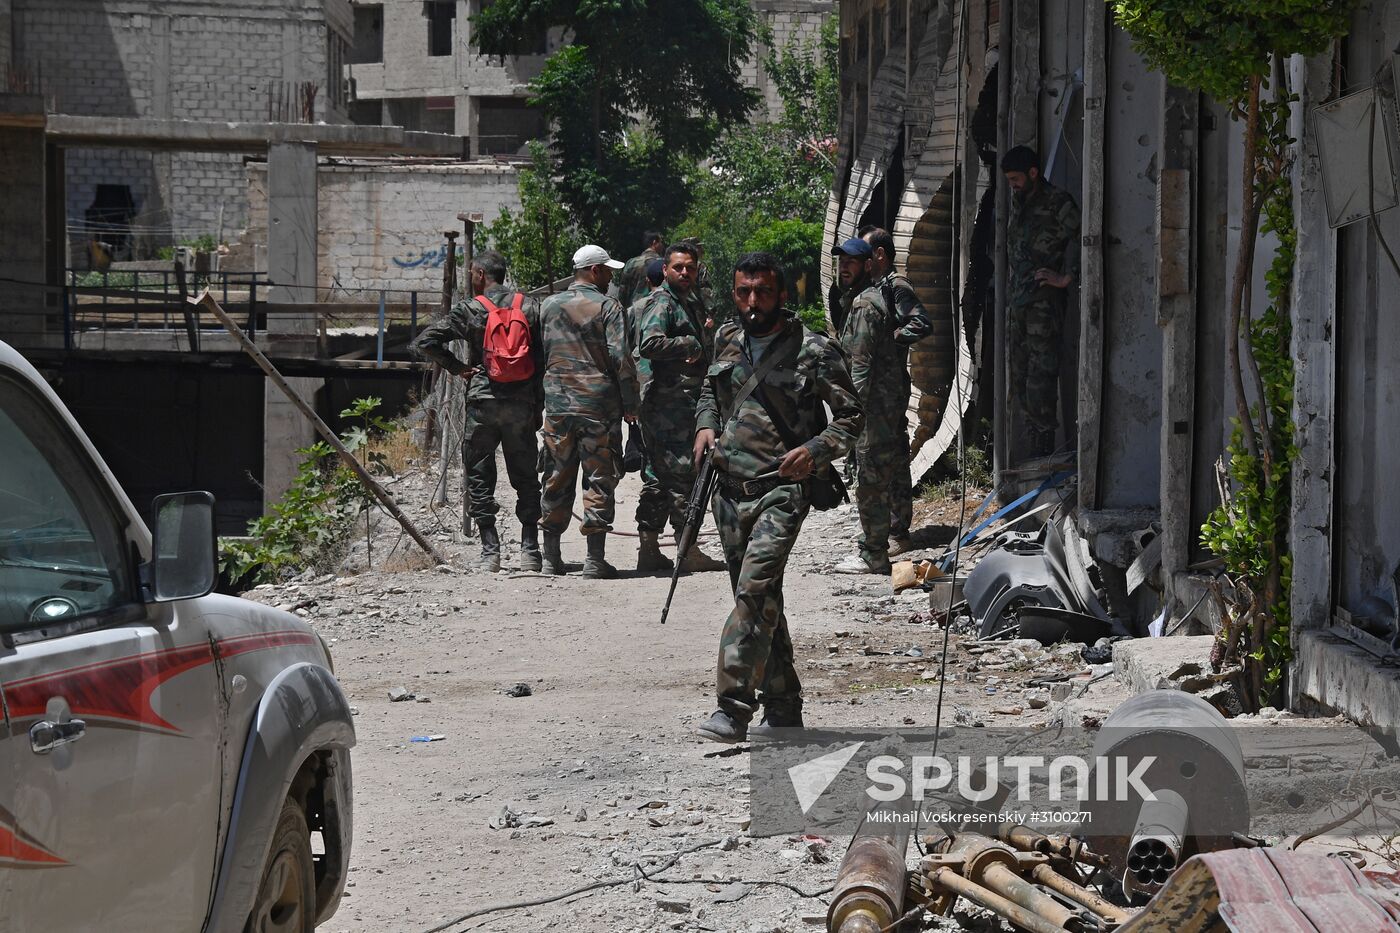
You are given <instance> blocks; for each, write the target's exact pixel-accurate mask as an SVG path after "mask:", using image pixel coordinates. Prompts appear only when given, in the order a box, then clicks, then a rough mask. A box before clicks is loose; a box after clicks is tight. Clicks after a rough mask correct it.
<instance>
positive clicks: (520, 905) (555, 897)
mask: <svg viewBox="0 0 1400 933" xmlns="http://www.w3.org/2000/svg"><path fill="white" fill-rule="evenodd" d="M722 843H723V840H721V839H715V840H711V841H709V842H703V843H700V844H699V845H694V846H691V847H690V848H688V849H683V850H681V851H680V852H677V853H676V854H675V855H672V856H671V857H670V858H669V859H668V860H667V861H666V863H665V864H664V865H662V866H661V867H660V868H655V869H652V870H651V871H647V870H646V869H645V868H643V867H642V863H641V862H640V861H637V862H633V863H632V872H633V873H632V875H631V876H630V877H623V878H608V879H605V880H601V881H594V882H593V883H591V884H585V885H580V886H579V887H576V888H571V889H570V890H568V891H563V892H561V893H559V894H552V895H548V896H544V897H536V898H529V899H526V900H520V901H512V902H510V903H506V904H492V905H490V906H487V907H482V908H480V909H479V910H473V911H469V912H467V913H465V914H463V915H462V916H460V917H457V918H456V919H454V920H449V921H447V922H446V923H442V924H439V925H438V926H435V927H433V928H432V929H429V930H424V931H423V933H445V931H446V930H450V929H452V928H453V927H455V926H458V925H460V924H462V923H465V922H466V921H468V920H474V919H476V918H477V917H484V916H486V915H487V914H495V913H500V912H502V911H505V910H522V909H524V908H526V907H542V906H544V905H545V904H553V903H555V902H556V901H562V900H567V899H568V898H571V897H577V896H578V895H580V894H590V893H592V892H594V891H599V890H602V889H604V888H616V887H620V886H622V885H624V884H640V883H641V882H642V881H650V882H652V883H653V884H699V883H705V884H708V883H709V882H708V881H706V880H705V879H696V878H661V877H658V876H659V875H660V874H661V873H662V872H663V871H667V870H668V869H670V868H672V867H674V866H675V864H676V863H677V862H679V861H680V860H681V859H682V858H683V857H685V856H687V855H692V854H694V853H696V852H699V851H701V850H702V849H711V848H714V847H715V846H718V845H720V844H722ZM739 883H740V884H748V885H771V886H774V887H781V888H786V889H788V890H789V891H792V892H794V893H795V894H799V895H801V896H802V897H806V898H817V897H821V896H822V895H825V894H830V893H831V892H832V891H833V890H835V886H834V885H833V886H832V887H829V888H822V889H820V890H818V891H813V892H810V893H809V892H807V891H804V890H802V889H801V888H798V887H797V886H795V885H792V884H788V883H787V882H785V881H776V880H771V879H761V880H758V881H747V880H741V881H740V882H739Z"/></svg>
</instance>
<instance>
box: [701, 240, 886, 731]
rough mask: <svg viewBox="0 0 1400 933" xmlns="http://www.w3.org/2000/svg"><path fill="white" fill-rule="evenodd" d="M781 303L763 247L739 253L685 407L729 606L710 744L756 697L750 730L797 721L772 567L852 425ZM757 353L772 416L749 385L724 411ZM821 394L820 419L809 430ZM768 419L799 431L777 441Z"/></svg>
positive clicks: (840, 366) (842, 379) (824, 357)
mask: <svg viewBox="0 0 1400 933" xmlns="http://www.w3.org/2000/svg"><path fill="white" fill-rule="evenodd" d="M786 300H787V290H786V283H785V281H784V275H783V269H782V266H781V265H780V264H779V263H778V261H777V260H776V259H775V258H774V257H773V256H771V255H770V254H768V253H750V254H748V255H747V256H744V257H742V258H741V259H740V260H739V262H738V264H737V266H736V267H735V271H734V301H735V304H736V305H737V306H738V315H737V317H738V320H731V321H728V322H726V323H725V324H724V325H723V326H721V327H720V329H719V333H718V335H717V337H716V339H715V352H714V362H712V363H711V364H710V367H709V370H708V372H707V374H706V379H705V385H704V388H703V389H702V391H701V393H700V405H699V409H698V412H697V415H698V417H697V421H696V427H697V430H696V433H695V450H694V456H695V460H696V462H697V463H698V462H699V461H700V459H701V458H702V457H705V456H713V457H714V462H715V465H716V467H717V468H718V469H719V471H720V473H719V484H718V487H717V489H716V491H715V497H714V516H715V523H716V524H717V525H718V526H719V531H720V538H721V540H722V541H723V543H724V557H725V560H726V562H727V563H728V565H729V579H730V583H731V584H732V586H733V590H734V609H733V610H732V611H731V612H730V613H729V618H728V619H727V620H726V621H725V623H724V632H723V634H722V635H721V636H720V648H719V664H718V672H717V677H716V680H717V684H716V692H717V693H718V695H719V710H718V711H716V712H715V713H714V715H712V716H711V717H710V718H709V720H708V721H706V722H705V723H704V724H703V725H702V726H700V728H699V732H700V734H701V735H702V736H704V737H705V738H707V739H711V740H714V741H717V742H741V741H743V740H744V739H745V738H746V737H747V736H748V734H749V731H750V730H749V722H750V720H751V719H752V718H753V715H754V713H755V712H756V711H757V709H758V707H759V705H760V704H762V706H763V708H764V716H763V721H762V722H761V723H760V724H759V726H758V727H756V728H755V729H754V730H753V731H754V732H757V731H759V730H760V729H771V728H775V727H800V726H801V725H802V693H801V690H802V687H801V683H800V682H799V680H798V677H797V670H796V668H795V667H794V666H793V652H792V638H791V636H790V635H789V634H788V623H787V617H786V616H785V615H784V613H783V571H784V569H785V568H786V566H787V560H788V555H789V554H790V553H791V552H792V547H793V544H794V543H796V541H797V535H798V532H799V531H800V530H801V528H802V521H803V519H804V518H806V516H807V509H808V506H809V500H808V493H807V484H806V483H805V482H804V481H805V480H807V479H808V478H809V477H811V476H812V475H813V471H814V470H818V469H824V468H825V467H827V466H828V465H829V464H830V463H831V462H832V461H833V460H835V459H836V458H838V457H840V456H841V455H842V454H843V453H844V452H845V451H847V450H848V449H849V448H850V446H851V445H852V444H853V443H854V442H855V439H856V438H857V437H858V436H859V434H860V431H861V426H862V422H863V418H862V415H861V410H860V403H859V402H858V401H857V400H856V394H855V387H854V386H853V385H852V384H851V377H850V374H849V373H848V372H847V371H846V364H845V360H844V359H843V357H842V355H841V351H840V349H839V348H838V347H837V345H836V343H835V342H834V341H832V340H830V339H828V338H826V337H824V336H822V335H820V334H816V333H813V332H811V331H809V330H807V329H806V328H804V327H803V326H802V323H801V322H800V321H799V320H798V319H797V318H796V316H794V315H793V314H792V313H791V312H788V311H786V310H785V309H784V308H783V303H784V302H785V301H786ZM769 353H773V354H779V356H778V357H777V360H778V362H777V363H776V365H775V366H774V368H773V369H772V371H771V372H769V373H768V375H767V376H766V377H765V379H764V380H763V388H764V395H765V396H766V401H767V402H768V405H769V406H770V407H771V409H772V412H773V413H772V415H770V414H769V412H768V410H767V409H766V408H765V407H764V405H763V404H762V403H761V402H760V401H759V399H758V398H757V393H756V392H755V393H754V394H752V395H750V396H749V397H748V398H747V399H745V400H743V403H742V404H741V405H740V406H739V410H738V411H737V412H731V409H732V408H733V405H734V401H735V400H736V396H737V395H738V394H739V393H740V391H741V390H742V387H743V385H744V383H746V382H747V381H748V379H749V377H750V376H751V375H753V374H754V372H755V371H756V370H757V369H758V367H760V366H761V365H762V364H763V360H764V359H765V357H766V355H767V354H769ZM823 402H825V403H826V405H827V406H828V407H829V408H830V409H831V422H830V423H829V424H828V425H827V426H826V427H825V429H823V430H821V431H820V433H818V425H817V421H816V418H817V412H818V410H819V408H820V406H821V404H822V403H823ZM774 418H777V419H780V423H782V424H783V425H785V426H789V427H790V429H791V430H790V431H789V433H792V434H796V436H798V437H810V438H811V440H809V441H807V442H806V443H805V444H803V445H801V446H800V447H795V448H793V449H791V450H789V449H788V446H787V444H786V443H784V441H783V436H782V432H781V431H780V430H779V429H778V427H777V424H778V423H779V422H775V421H774V420H773V419H774Z"/></svg>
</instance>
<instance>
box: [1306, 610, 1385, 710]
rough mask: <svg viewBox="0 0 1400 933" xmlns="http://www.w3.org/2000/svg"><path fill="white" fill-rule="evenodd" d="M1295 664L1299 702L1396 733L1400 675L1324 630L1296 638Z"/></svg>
mask: <svg viewBox="0 0 1400 933" xmlns="http://www.w3.org/2000/svg"><path fill="white" fill-rule="evenodd" d="M1295 658H1296V660H1295V661H1294V668H1293V670H1294V672H1295V676H1296V677H1297V680H1298V692H1299V694H1300V695H1301V696H1304V697H1307V698H1309V699H1311V700H1312V701H1314V702H1316V703H1317V704H1318V705H1320V706H1321V707H1322V708H1323V709H1327V710H1345V711H1346V713H1347V716H1348V718H1350V719H1352V720H1354V721H1355V722H1356V723H1357V724H1359V725H1362V726H1379V727H1380V728H1382V729H1386V730H1389V731H1391V732H1392V733H1393V732H1394V731H1395V730H1396V729H1397V728H1398V727H1400V670H1397V669H1396V668H1393V667H1387V666H1385V665H1383V664H1382V663H1381V661H1380V659H1379V658H1377V657H1376V656H1375V655H1373V654H1371V653H1370V652H1368V651H1366V650H1364V649H1362V648H1360V647H1358V646H1357V645H1354V644H1352V643H1351V642H1349V641H1347V640H1346V639H1343V638H1339V637H1338V636H1336V635H1332V634H1330V633H1328V632H1327V630H1326V629H1320V630H1313V631H1306V632H1300V633H1299V634H1298V645H1297V654H1296V656H1295Z"/></svg>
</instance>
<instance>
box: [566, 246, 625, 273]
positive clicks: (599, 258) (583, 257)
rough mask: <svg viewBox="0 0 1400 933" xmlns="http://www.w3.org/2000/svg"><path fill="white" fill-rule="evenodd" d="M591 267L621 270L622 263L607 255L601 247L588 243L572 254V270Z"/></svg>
mask: <svg viewBox="0 0 1400 933" xmlns="http://www.w3.org/2000/svg"><path fill="white" fill-rule="evenodd" d="M593 266H607V267H608V268H609V269H621V268H622V263H620V262H618V261H617V260H616V259H614V258H612V257H611V256H609V255H608V251H607V250H605V249H603V247H601V246H594V245H593V244H592V243H589V244H588V245H587V246H581V247H579V250H578V252H576V253H574V268H575V269H588V268H591V267H593Z"/></svg>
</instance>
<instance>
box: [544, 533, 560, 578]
mask: <svg viewBox="0 0 1400 933" xmlns="http://www.w3.org/2000/svg"><path fill="white" fill-rule="evenodd" d="M540 569H541V570H543V571H544V572H545V573H547V574H550V575H552V576H556V577H562V576H563V575H564V558H563V556H562V555H561V554H560V553H559V535H558V534H556V533H555V532H552V531H546V532H545V533H544V561H543V563H542V566H541V568H540Z"/></svg>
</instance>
